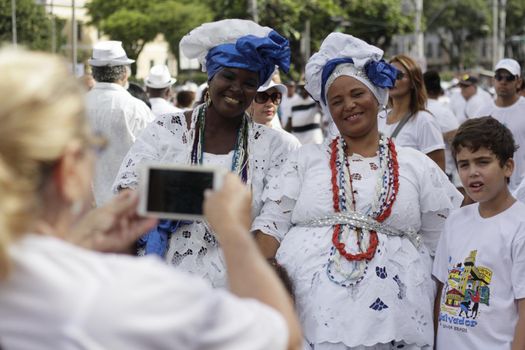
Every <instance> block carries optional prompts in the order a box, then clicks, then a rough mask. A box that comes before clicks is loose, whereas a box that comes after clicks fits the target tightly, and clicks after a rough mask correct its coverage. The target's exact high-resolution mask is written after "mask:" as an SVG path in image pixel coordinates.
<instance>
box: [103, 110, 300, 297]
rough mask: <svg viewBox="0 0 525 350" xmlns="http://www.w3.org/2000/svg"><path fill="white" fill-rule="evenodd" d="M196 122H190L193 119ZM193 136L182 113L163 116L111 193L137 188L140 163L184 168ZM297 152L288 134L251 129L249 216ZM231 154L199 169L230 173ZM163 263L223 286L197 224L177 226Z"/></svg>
mask: <svg viewBox="0 0 525 350" xmlns="http://www.w3.org/2000/svg"><path fill="white" fill-rule="evenodd" d="M194 117H195V116H194ZM192 144H193V132H192V131H191V130H188V126H187V124H186V118H185V117H184V114H183V113H178V114H174V115H164V116H161V117H159V118H157V119H156V120H155V121H154V122H152V123H151V124H150V125H149V126H148V127H147V128H146V129H144V131H143V132H142V133H141V134H140V135H139V137H138V138H137V140H136V142H135V144H134V145H133V146H132V147H131V149H130V150H129V152H128V154H127V155H126V157H125V158H124V161H123V163H122V165H121V167H120V170H119V173H118V175H117V178H116V180H115V183H114V184H113V190H114V191H116V190H117V189H119V188H136V187H137V185H138V182H139V172H138V170H139V169H140V165H141V164H142V163H144V162H148V163H151V162H158V163H177V164H188V163H189V159H190V152H191V146H192ZM299 146H300V144H299V142H298V141H297V139H295V138H294V137H293V136H291V135H290V134H288V133H285V132H280V131H276V130H273V129H270V128H268V127H265V126H263V125H258V124H250V130H249V140H248V153H249V169H250V170H249V179H248V182H249V184H250V185H251V188H252V193H253V199H252V215H253V216H254V217H255V216H256V215H258V214H259V211H260V209H261V206H262V200H261V195H262V192H263V189H264V187H265V186H267V183H268V181H269V180H270V179H271V178H272V177H274V176H276V175H277V174H278V173H279V170H280V168H281V166H282V165H283V164H284V162H285V160H286V158H287V156H288V153H289V152H290V151H291V150H294V149H296V148H298V147H299ZM231 157H232V153H230V154H229V155H214V154H209V153H205V154H204V164H209V165H221V164H222V165H224V166H225V167H226V168H228V169H229V167H230V164H231ZM166 261H167V262H168V263H170V264H173V265H176V266H179V267H180V268H182V269H183V270H185V271H188V272H190V273H194V274H196V275H199V276H202V277H204V278H206V279H208V280H209V281H210V282H211V283H212V284H213V285H214V286H216V287H223V286H225V285H226V275H225V267H224V261H223V259H222V256H221V252H220V249H219V247H218V245H217V242H216V241H215V237H214V235H213V233H212V232H211V231H210V230H209V228H207V226H206V225H204V224H203V223H202V222H194V223H192V224H190V225H182V226H181V227H179V229H178V230H177V231H176V232H175V233H174V234H173V235H172V237H171V239H170V242H169V246H168V252H167V254H166Z"/></svg>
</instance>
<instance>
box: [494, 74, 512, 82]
mask: <svg viewBox="0 0 525 350" xmlns="http://www.w3.org/2000/svg"><path fill="white" fill-rule="evenodd" d="M494 79H496V80H497V81H502V80H505V81H507V82H511V81H514V80H516V76H515V75H506V74H496V75H495V76H494Z"/></svg>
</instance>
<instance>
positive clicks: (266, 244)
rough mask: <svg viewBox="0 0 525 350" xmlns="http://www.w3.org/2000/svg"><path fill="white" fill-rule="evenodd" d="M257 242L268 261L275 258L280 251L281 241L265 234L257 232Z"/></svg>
mask: <svg viewBox="0 0 525 350" xmlns="http://www.w3.org/2000/svg"><path fill="white" fill-rule="evenodd" d="M255 242H256V243H257V245H258V246H259V250H260V251H261V253H262V255H263V256H264V257H265V258H266V259H270V258H275V253H277V249H279V245H280V243H279V241H277V240H276V239H275V238H273V237H272V236H270V235H267V234H265V233H264V232H262V231H260V230H257V231H255Z"/></svg>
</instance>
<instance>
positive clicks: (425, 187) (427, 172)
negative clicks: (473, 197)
mask: <svg viewBox="0 0 525 350" xmlns="http://www.w3.org/2000/svg"><path fill="white" fill-rule="evenodd" d="M421 158H423V157H421ZM422 160H423V161H422V162H419V164H420V165H419V185H420V192H419V201H420V206H421V229H420V230H421V234H422V239H423V242H424V243H425V245H426V246H427V247H428V249H429V251H430V254H431V255H432V256H434V254H435V251H436V247H437V244H438V242H439V237H440V236H441V233H442V231H443V225H444V224H445V220H446V218H447V217H448V214H449V213H450V211H451V210H452V209H454V208H459V206H460V205H461V201H462V200H463V196H462V195H461V193H459V192H458V190H457V189H456V187H455V186H454V185H453V184H452V183H451V182H450V181H449V179H448V177H447V176H446V175H445V173H444V172H443V171H442V170H441V169H439V168H438V166H437V165H436V164H435V163H434V162H433V161H432V160H431V159H430V158H428V157H427V156H424V158H423V159H422Z"/></svg>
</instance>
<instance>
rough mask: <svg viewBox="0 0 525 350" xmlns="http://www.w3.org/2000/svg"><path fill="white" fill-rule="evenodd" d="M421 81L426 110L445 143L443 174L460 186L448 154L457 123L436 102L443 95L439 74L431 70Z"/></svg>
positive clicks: (447, 111)
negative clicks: (424, 88) (425, 99)
mask: <svg viewBox="0 0 525 350" xmlns="http://www.w3.org/2000/svg"><path fill="white" fill-rule="evenodd" d="M423 80H424V82H425V87H426V89H427V94H428V100H427V109H428V111H429V112H430V113H431V114H432V115H433V116H434V117H435V118H436V121H437V123H438V125H439V128H440V130H441V133H442V134H443V140H444V141H445V173H446V174H447V176H448V177H449V178H450V179H451V181H452V182H453V183H454V185H456V187H458V186H461V183H460V181H459V176H457V170H456V165H455V164H454V158H453V157H452V154H451V153H450V141H451V140H452V138H453V137H454V135H455V134H456V131H457V129H458V127H459V122H458V120H457V119H456V116H455V115H454V113H453V112H452V110H451V109H450V108H449V107H448V106H446V105H445V104H443V103H441V102H439V101H438V98H439V96H440V95H442V94H443V89H442V87H441V78H440V76H439V73H438V72H436V71H432V70H430V71H427V72H425V74H423Z"/></svg>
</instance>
